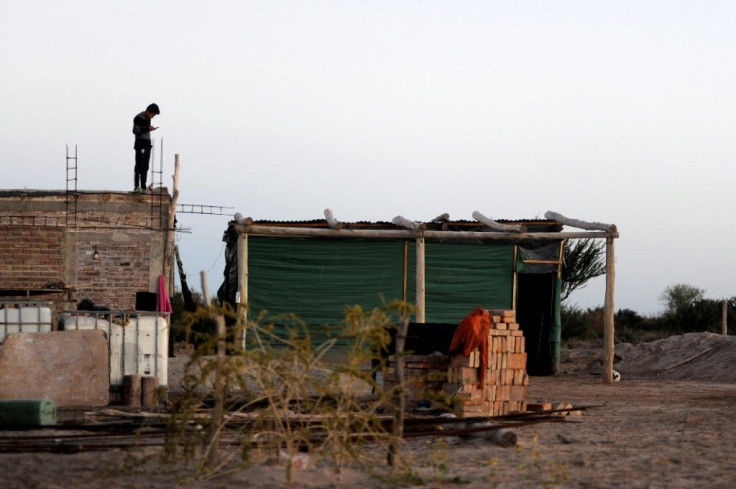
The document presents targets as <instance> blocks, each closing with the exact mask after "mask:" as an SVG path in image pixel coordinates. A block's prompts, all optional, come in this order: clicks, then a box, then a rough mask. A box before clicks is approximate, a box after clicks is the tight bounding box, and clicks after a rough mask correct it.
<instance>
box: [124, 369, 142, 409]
mask: <svg viewBox="0 0 736 489" xmlns="http://www.w3.org/2000/svg"><path fill="white" fill-rule="evenodd" d="M123 405H124V406H128V407H141V376H140V375H138V374H132V375H125V376H123Z"/></svg>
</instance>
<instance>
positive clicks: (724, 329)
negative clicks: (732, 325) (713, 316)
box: [721, 300, 728, 335]
mask: <svg viewBox="0 0 736 489" xmlns="http://www.w3.org/2000/svg"><path fill="white" fill-rule="evenodd" d="M721 333H723V334H724V335H727V334H728V301H725V300H724V301H723V306H722V307H721Z"/></svg>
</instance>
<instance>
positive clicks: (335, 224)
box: [325, 209, 345, 229]
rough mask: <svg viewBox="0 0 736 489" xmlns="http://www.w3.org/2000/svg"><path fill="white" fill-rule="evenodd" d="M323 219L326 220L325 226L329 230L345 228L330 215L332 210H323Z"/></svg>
mask: <svg viewBox="0 0 736 489" xmlns="http://www.w3.org/2000/svg"><path fill="white" fill-rule="evenodd" d="M325 219H326V220H327V225H328V226H330V229H342V228H343V227H345V225H344V224H343V223H341V222H340V221H338V220H337V219H335V216H334V214H332V209H325Z"/></svg>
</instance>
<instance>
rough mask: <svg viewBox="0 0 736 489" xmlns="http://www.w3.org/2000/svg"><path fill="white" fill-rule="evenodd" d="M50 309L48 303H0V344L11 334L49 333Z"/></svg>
mask: <svg viewBox="0 0 736 489" xmlns="http://www.w3.org/2000/svg"><path fill="white" fill-rule="evenodd" d="M51 326H52V325H51V307H50V305H49V303H48V302H33V301H3V302H0V343H2V342H3V341H4V340H5V337H6V336H7V335H9V334H12V333H38V332H48V331H51V329H52V327H51Z"/></svg>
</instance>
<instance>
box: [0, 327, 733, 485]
mask: <svg viewBox="0 0 736 489" xmlns="http://www.w3.org/2000/svg"><path fill="white" fill-rule="evenodd" d="M734 340H736V339H735V338H734V337H723V336H720V335H710V334H708V333H702V334H697V335H694V336H691V335H683V336H677V337H671V338H668V339H665V340H660V342H652V343H647V344H642V345H637V346H633V345H618V346H617V354H618V355H620V356H621V360H620V361H619V362H618V363H617V364H616V368H617V370H619V371H620V372H621V373H622V380H621V382H619V383H615V384H612V385H603V384H602V382H601V377H600V375H596V374H598V373H599V371H597V368H596V366H597V365H598V363H597V360H598V358H599V355H600V352H599V351H595V350H592V351H591V350H589V349H584V348H581V349H574V350H565V351H563V356H562V363H561V367H562V369H561V370H562V373H561V375H560V376H557V377H532V378H531V381H530V385H529V391H528V399H529V401H530V402H534V401H549V402H552V403H553V404H556V403H571V404H573V405H575V406H595V407H589V408H587V409H586V410H584V411H583V412H582V415H579V416H567V417H564V418H561V419H564V420H565V421H564V422H558V423H542V424H536V425H532V426H525V427H520V428H516V429H515V432H516V434H517V438H518V443H517V446H516V447H513V448H501V447H499V446H496V445H493V444H491V443H490V442H487V441H484V440H482V439H474V440H464V439H459V438H446V439H420V440H417V441H411V442H409V443H408V444H407V446H406V447H405V448H404V452H405V453H409V454H410V457H411V459H412V470H411V471H406V470H396V471H393V472H392V471H391V470H389V468H388V467H386V466H385V465H384V464H382V463H377V464H375V465H374V466H373V469H372V470H366V469H358V468H351V467H343V468H341V469H339V470H336V469H335V468H334V467H330V466H326V465H324V464H321V463H319V462H317V461H311V462H312V463H311V466H309V467H308V468H306V469H299V470H295V472H294V480H293V483H292V484H287V483H286V482H285V478H284V476H285V470H284V468H283V467H282V466H279V465H269V466H258V467H251V468H247V469H242V470H238V471H233V472H227V471H225V470H222V471H220V472H219V473H217V474H216V475H215V476H213V477H211V478H209V479H207V480H196V479H192V478H191V477H189V475H191V469H187V468H186V467H171V466H168V467H160V466H158V465H157V464H156V460H157V456H156V455H157V449H155V448H146V449H136V450H134V451H133V452H132V453H127V452H125V451H123V450H118V449H112V450H107V451H95V452H85V453H79V454H68V455H62V454H49V453H3V454H0V487H2V488H3V489H13V488H62V487H63V488H68V487H74V488H98V487H105V488H107V489H114V488H149V489H150V488H169V487H187V488H233V487H249V488H250V487H253V488H278V487H291V486H295V487H309V488H348V487H349V488H376V489H378V488H383V487H422V488H430V487H470V488H475V487H478V488H480V487H483V488H493V487H497V488H525V489H528V488H533V487H565V488H608V487H620V488H686V487H708V488H721V487H722V488H731V487H734V485H735V484H736V456H734V454H733V453H731V450H733V449H734V447H736V416H734V415H733V413H734V407H735V406H736V374H735V373H734V371H735V370H736V369H734V367H733V366H734V361H735V360H736V343H735V341H734ZM708 363H710V365H709V366H708ZM673 376H674V377H675V378H674V379H673V378H672V377H673ZM12 434H14V433H11V432H0V436H11V435H12ZM15 434H17V432H15ZM141 461H142V462H141Z"/></svg>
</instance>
